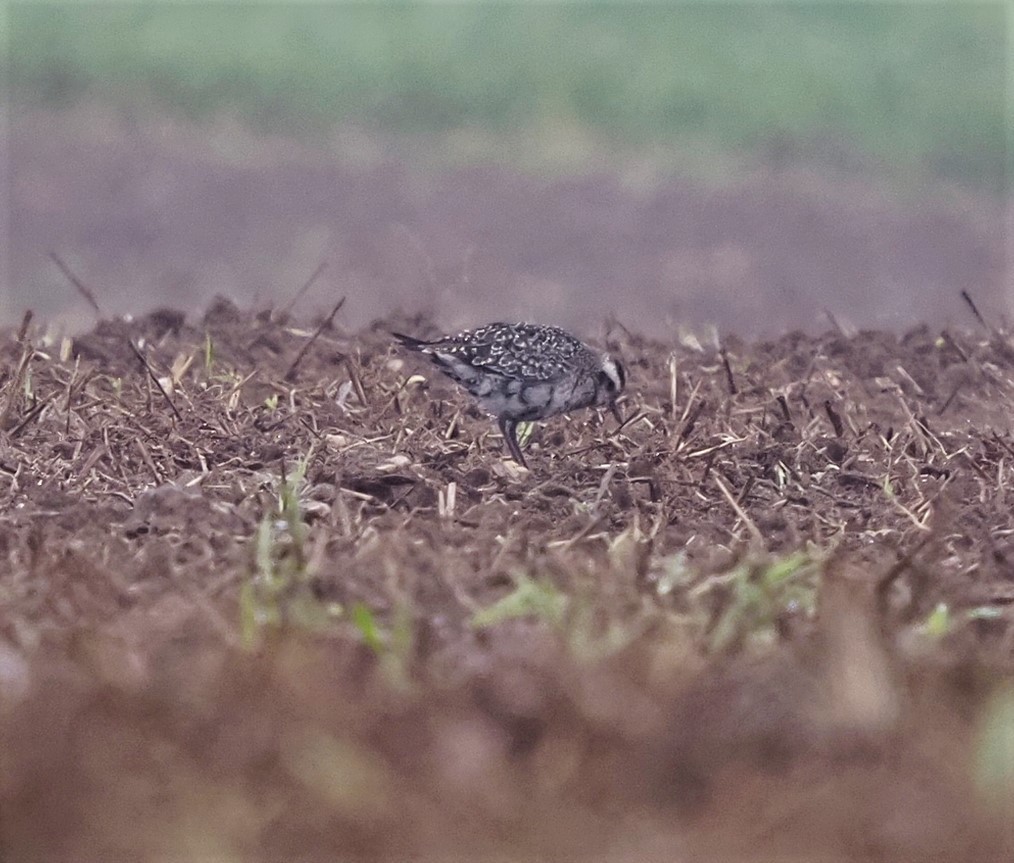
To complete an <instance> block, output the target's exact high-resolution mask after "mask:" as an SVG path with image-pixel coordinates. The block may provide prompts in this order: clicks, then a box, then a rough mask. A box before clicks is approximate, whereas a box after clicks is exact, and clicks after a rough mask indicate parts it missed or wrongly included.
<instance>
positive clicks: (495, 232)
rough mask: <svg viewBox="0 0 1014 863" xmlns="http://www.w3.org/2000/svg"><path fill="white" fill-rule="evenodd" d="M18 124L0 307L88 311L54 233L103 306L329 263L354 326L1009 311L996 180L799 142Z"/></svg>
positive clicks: (95, 115) (823, 318)
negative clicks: (301, 138)
mask: <svg viewBox="0 0 1014 863" xmlns="http://www.w3.org/2000/svg"><path fill="white" fill-rule="evenodd" d="M11 122H12V130H13V133H12V135H11V139H10V154H9V169H10V179H11V183H10V192H11V203H10V207H9V208H0V220H2V219H3V218H4V217H9V219H10V225H9V229H10V230H9V231H4V230H0V236H2V237H4V238H7V237H8V236H9V238H10V249H9V258H10V261H9V264H10V267H9V270H10V272H9V274H8V275H9V278H8V279H7V280H6V282H7V283H6V284H4V283H3V282H4V280H3V278H2V276H3V275H4V274H3V273H2V272H0V300H2V299H3V292H6V293H7V295H8V296H7V301H6V302H0V324H8V325H11V326H16V325H17V322H18V321H19V320H20V317H21V313H22V312H23V311H24V310H25V309H28V308H31V309H33V310H34V311H35V313H36V315H37V316H38V317H39V318H40V319H45V320H47V321H50V320H53V319H56V318H59V319H61V320H64V321H67V322H68V323H70V324H71V325H72V326H73V327H74V328H76V329H78V330H80V329H82V328H83V329H87V328H89V327H90V326H91V324H92V322H93V318H92V317H91V311H90V309H89V308H88V307H87V305H85V304H84V303H83V302H82V301H81V299H80V298H79V297H78V296H77V295H76V294H75V293H74V292H73V291H72V290H71V289H70V287H69V284H68V282H67V279H66V278H65V277H64V276H63V274H61V273H60V271H59V270H58V269H57V267H56V266H55V265H54V264H53V262H52V261H51V260H50V258H49V255H50V254H51V253H54V252H55V253H57V254H58V255H59V256H61V258H63V259H64V260H65V261H66V262H67V263H68V264H69V265H70V266H71V269H72V270H74V272H75V273H76V274H77V275H78V277H79V278H80V279H81V280H83V281H84V282H85V283H86V284H87V285H89V286H90V287H91V289H92V290H93V291H95V293H96V294H97V295H98V296H99V297H100V299H101V300H102V302H103V312H104V314H105V315H106V316H110V315H113V314H114V313H116V314H121V313H123V312H132V313H134V314H141V313H145V312H148V311H151V310H152V309H154V308H157V307H159V306H163V305H172V306H174V307H177V308H181V309H189V310H195V309H202V308H206V307H207V304H208V303H209V302H210V301H211V300H212V298H213V297H215V296H217V295H222V296H228V297H230V298H232V299H233V300H234V301H235V302H236V303H237V304H238V305H239V306H240V307H241V308H251V307H253V308H265V307H267V306H269V305H275V306H277V305H279V304H280V302H281V301H283V300H282V298H285V299H287V298H288V297H290V296H292V295H293V294H294V293H295V292H296V291H297V290H298V288H299V286H300V285H302V284H303V283H304V282H305V281H306V279H307V278H308V276H309V275H310V274H311V273H312V272H313V271H314V270H315V269H316V267H317V266H318V264H319V263H321V262H326V263H327V264H329V267H328V269H327V270H326V271H325V272H324V273H323V274H322V275H321V277H320V279H318V281H317V283H316V284H315V285H314V287H313V289H312V290H311V291H310V292H309V293H308V294H307V295H306V297H305V298H304V300H303V301H302V303H301V305H300V307H299V308H300V309H301V310H303V311H309V310H323V309H327V308H330V307H331V305H332V304H333V303H334V302H335V301H337V299H338V298H339V297H341V296H343V295H347V296H348V298H349V299H348V304H347V306H346V308H345V309H344V316H345V318H344V319H345V320H346V321H347V322H348V323H350V324H351V325H353V326H365V325H366V324H368V323H369V322H370V321H371V320H373V319H374V318H378V317H385V316H388V315H390V314H392V313H395V312H398V311H404V312H407V313H411V314H415V313H418V312H424V313H426V314H428V315H429V316H431V317H432V318H433V319H434V320H436V321H439V322H440V323H441V324H442V325H443V326H444V327H449V328H457V327H465V326H469V325H473V324H476V323H481V322H484V321H490V320H502V319H505V320H535V321H540V322H546V323H557V324H560V325H563V326H566V327H569V328H572V329H576V330H579V331H582V332H585V333H590V332H592V331H593V330H594V329H595V328H597V327H598V326H599V325H600V324H601V322H602V320H603V319H604V318H606V317H609V316H611V315H615V316H616V318H617V319H618V320H619V321H620V322H622V323H623V324H624V325H626V326H627V327H629V328H630V329H632V330H634V331H636V332H640V333H644V334H646V335H649V336H653V337H656V338H663V339H672V338H673V337H674V334H675V333H676V332H678V331H679V329H680V328H682V327H687V326H689V327H691V328H693V329H695V330H701V329H703V328H704V327H706V326H709V325H715V326H717V327H718V329H719V330H720V331H721V332H722V333H735V334H737V335H740V336H744V337H745V336H757V335H764V336H774V335H780V334H782V333H784V332H786V331H788V330H790V329H795V328H800V329H803V330H805V331H806V332H809V333H818V332H821V331H822V330H824V329H827V328H828V327H829V326H831V325H832V324H831V323H830V320H829V317H828V316H829V315H831V316H833V317H834V319H835V320H836V321H837V322H838V324H839V325H841V326H842V327H843V328H845V329H846V330H849V331H851V330H852V329H855V328H870V329H872V328H880V329H889V330H892V331H902V330H905V329H908V328H910V327H912V326H916V325H918V324H922V323H927V324H930V325H931V326H934V327H941V326H956V325H967V324H968V323H969V322H970V319H969V317H968V314H967V309H966V308H965V307H964V305H963V304H962V302H961V299H960V292H961V291H962V290H968V291H970V292H971V293H972V294H973V295H974V296H975V299H976V302H977V303H978V304H979V306H980V308H981V309H982V311H983V313H984V315H986V317H987V318H989V319H991V320H992V319H995V318H997V317H999V316H1001V315H1007V316H1008V317H1010V316H1011V315H1014V282H1012V278H1011V272H1010V269H1009V268H1008V267H1007V259H1008V255H1009V254H1010V252H1011V251H1012V248H1011V247H1010V245H1009V244H1010V243H1011V242H1012V240H1011V238H1012V237H1014V231H1010V230H1008V228H1009V227H1010V226H1012V225H1014V220H1012V219H1010V218H1009V213H1008V210H1007V209H1006V204H1005V201H1004V198H1003V194H1004V190H1002V189H996V190H992V194H987V193H985V192H979V193H972V192H969V191H968V190H961V189H957V188H954V187H951V186H944V185H941V184H936V185H934V184H932V183H922V184H918V185H914V184H913V183H912V182H911V181H909V182H904V181H902V182H891V181H889V178H888V176H887V175H886V173H883V172H881V173H880V174H878V172H877V166H868V169H863V170H846V168H845V167H842V166H836V165H828V164H823V165H809V166H808V165H800V164H798V163H795V162H793V161H792V160H791V159H790V158H788V154H784V153H783V154H777V153H772V154H768V155H767V156H766V157H760V156H758V157H755V158H753V159H752V160H750V161H744V162H742V163H740V164H738V165H735V166H729V168H728V170H722V171H721V172H719V174H720V176H719V177H716V178H714V179H713V180H712V181H711V182H707V181H693V180H689V179H687V178H686V177H684V176H681V175H680V174H678V173H676V172H674V171H673V170H672V169H671V168H670V169H665V168H664V167H663V165H661V164H659V163H658V161H657V160H654V161H653V160H652V159H650V158H648V157H645V158H644V159H642V160H637V159H630V158H628V159H625V160H621V161H617V160H616V159H612V158H609V157H607V156H605V155H604V156H603V157H602V159H601V160H600V161H598V162H591V163H589V164H588V165H587V166H586V167H584V168H583V169H582V170H581V173H580V176H572V174H573V169H568V170H567V171H565V172H564V173H561V174H560V175H557V176H543V177H541V178H536V177H534V176H529V175H527V174H525V173H523V172H522V171H521V170H518V169H510V168H506V167H498V166H496V165H492V164H489V160H488V159H487V160H485V161H482V162H479V163H474V164H467V165H466V166H462V160H461V159H454V157H453V155H449V156H445V160H446V161H447V162H449V163H450V165H451V166H447V165H443V166H442V165H439V164H435V163H434V162H433V160H432V159H431V160H430V167H429V168H428V169H424V168H420V167H419V163H420V161H422V160H421V159H420V158H419V156H418V153H417V152H416V151H415V150H413V149H411V148H410V147H408V146H407V145H404V144H403V143H398V142H396V141H391V140H385V139H378V138H376V137H371V136H368V135H365V134H363V133H357V132H356V131H355V130H345V131H344V132H343V133H342V134H340V135H337V136H336V137H335V139H334V140H333V142H332V143H331V146H330V148H329V150H313V149H311V148H309V147H307V146H306V145H305V144H300V143H298V142H296V141H293V140H289V139H285V138H264V137H258V136H255V135H252V134H251V133H249V132H247V131H246V130H244V129H243V128H242V127H240V126H238V125H237V124H236V123H234V122H230V121H228V120H221V121H219V122H218V123H217V124H215V125H212V126H210V127H209V126H204V127H193V126H189V125H186V124H181V123H178V122H173V121H170V120H166V119H158V120H153V119H150V118H149V119H146V118H144V117H135V116H123V115H121V114H118V113H117V112H115V111H112V110H111V109H109V108H106V107H103V106H102V105H96V104H89V105H84V106H81V107H80V108H77V109H75V110H73V111H62V112H49V113H47V112H42V111H38V110H32V109H28V108H24V107H18V106H15V107H14V108H13V109H12V116H11ZM5 143H6V142H5V141H0V147H2V146H3V145H4V144H5ZM434 146H435V148H436V149H437V150H440V151H441V152H443V150H444V149H446V148H442V147H441V146H440V144H439V143H436V144H435V145H434ZM417 149H418V148H417ZM842 158H843V159H844V157H842ZM0 162H2V154H0ZM410 166H415V167H410ZM850 167H855V166H850ZM860 167H861V166H860ZM3 227H4V226H3V224H2V223H0V229H2V228H3ZM1005 244H1007V245H1005ZM3 257H4V255H3V250H0V266H2V265H3V264H4V261H3Z"/></svg>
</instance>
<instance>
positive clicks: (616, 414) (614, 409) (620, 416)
mask: <svg viewBox="0 0 1014 863" xmlns="http://www.w3.org/2000/svg"><path fill="white" fill-rule="evenodd" d="M609 410H611V411H612V412H613V416H614V417H616V422H618V423H619V424H620V425H623V414H621V413H620V406H619V405H618V404H616V402H609Z"/></svg>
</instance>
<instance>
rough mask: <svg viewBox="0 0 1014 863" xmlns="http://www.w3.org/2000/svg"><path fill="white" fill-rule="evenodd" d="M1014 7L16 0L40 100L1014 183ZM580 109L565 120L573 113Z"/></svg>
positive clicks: (30, 79)
mask: <svg viewBox="0 0 1014 863" xmlns="http://www.w3.org/2000/svg"><path fill="white" fill-rule="evenodd" d="M1007 15H1008V12H1007V8H1006V6H1005V4H1004V3H1002V2H994V3H962V2H943V3H934V4H922V3H908V4H902V3H890V4H888V3H883V4H878V3H845V4H837V3H828V4H824V3H803V4H782V3H776V4H769V3H735V4H728V3H717V2H700V3H693V4H680V5H654V4H644V5H629V4H620V3H615V4H592V3H575V4H556V3H530V4H501V3H475V4H466V5H459V4H443V3H441V4H431V3H421V4H419V3H416V4H388V3H375V4H328V5H300V4H294V3H291V4H256V5H255V4H245V3H236V4H190V3H179V4H165V3H158V4H152V3H128V4H123V3H104V4H100V3H71V4H67V3H60V4H48V3H15V4H13V5H11V6H10V7H9V9H8V17H7V24H6V29H7V30H8V33H7V34H6V36H7V42H8V44H9V48H10V58H9V60H10V71H11V74H12V80H13V82H14V93H15V96H16V99H17V100H18V102H19V103H22V104H23V103H30V104H31V103H44V104H56V105H66V104H69V103H73V102H76V101H78V100H81V99H84V98H89V97H98V98H102V99H106V100H113V101H120V102H128V103H131V104H135V103H137V102H138V101H140V102H142V103H143V104H146V105H151V106H153V107H155V108H157V109H159V110H170V111H174V112H181V113H183V114H185V115H187V116H191V117H198V118H203V117H208V116H212V115H217V114H220V113H223V112H231V113H235V114H238V115H239V116H241V117H242V118H244V119H246V120H247V121H249V122H250V123H252V124H254V125H255V126H256V127H258V128H264V129H269V130H287V131H290V132H291V131H294V132H296V133H297V134H303V135H314V134H320V133H322V132H326V131H327V130H328V129H330V128H332V127H333V126H334V125H335V124H338V123H342V122H349V121H350V122H354V123H357V124H362V125H365V126H366V127H368V128H371V129H379V130H384V131H391V132H395V133H426V134H429V133H437V134H441V133H446V132H451V131H455V130H461V129H463V128H464V129H472V130H477V131H478V132H482V133H488V134H489V135H490V136H491V137H492V138H495V137H496V136H504V135H507V134H509V135H515V136H516V135H518V134H519V133H520V134H521V135H531V136H533V137H534V138H538V137H539V136H540V135H544V134H550V133H552V134H556V135H559V134H561V133H562V134H566V133H568V132H569V133H573V135H574V136H575V138H581V137H583V136H584V137H587V138H589V139H591V140H595V141H598V142H602V143H603V144H604V145H607V146H611V147H620V148H632V149H637V148H641V149H645V148H646V149H650V150H652V151H653V152H654V151H659V150H662V151H665V150H667V149H677V148H679V147H684V146H697V147H702V146H703V147H704V148H705V149H710V148H712V147H714V148H717V149H718V150H724V151H729V152H739V151H756V150H761V151H770V152H780V151H782V150H784V149H785V148H786V147H788V148H789V151H790V152H791V153H792V154H793V155H802V156H803V157H806V156H808V155H814V156H816V157H817V158H821V157H826V156H828V155H830V156H831V157H832V158H833V159H836V160H838V161H841V159H842V158H852V157H853V156H855V157H858V158H860V159H869V160H872V161H874V162H876V163H881V164H884V165H886V166H888V167H891V168H896V169H899V170H901V171H902V172H905V173H907V174H910V175H911V174H913V173H914V174H915V175H916V176H924V175H934V176H943V177H946V178H952V179H957V180H961V181H964V182H969V183H972V184H975V185H977V186H980V187H983V188H1000V187H1001V186H1002V184H1003V178H1004V174H1005V167H1006V155H1005V153H1006V146H1005V144H1006V134H1007V128H1006V125H1005V124H1006V120H1005V117H1006V112H1007V107H1008V106H1007V102H1006V89H1005V85H1006V75H1007V54H1006V42H1007V37H1008V23H1007ZM561 130H562V132H561Z"/></svg>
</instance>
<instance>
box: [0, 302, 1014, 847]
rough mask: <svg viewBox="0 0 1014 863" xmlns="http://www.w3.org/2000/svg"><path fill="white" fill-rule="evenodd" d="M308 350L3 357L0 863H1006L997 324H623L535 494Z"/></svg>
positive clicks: (1011, 586) (1012, 481)
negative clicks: (685, 334) (614, 367)
mask: <svg viewBox="0 0 1014 863" xmlns="http://www.w3.org/2000/svg"><path fill="white" fill-rule="evenodd" d="M969 319H970V321H971V322H972V325H975V322H974V319H972V317H971V315H969ZM336 320H337V321H338V322H339V323H338V324H335V325H330V326H325V327H324V328H323V330H322V331H321V333H320V336H319V337H318V338H316V340H313V341H312V343H311V336H312V335H313V333H314V331H315V329H316V325H315V324H299V323H296V322H291V321H288V320H287V319H286V316H285V315H284V314H283V313H281V312H277V311H276V312H263V313H261V314H258V315H256V316H253V315H251V314H248V313H246V312H243V311H240V310H238V309H237V308H236V307H234V306H233V305H231V304H230V303H228V302H225V301H221V302H218V303H215V304H214V305H213V306H212V307H211V308H209V310H208V311H207V313H206V314H205V316H204V317H203V319H194V320H189V321H187V320H184V317H183V316H182V315H181V314H179V313H175V312H171V311H162V312H157V313H154V314H152V315H150V316H148V317H145V318H143V319H140V320H137V321H135V322H133V323H125V322H122V321H116V322H105V323H102V324H100V325H98V326H97V327H96V328H95V329H94V331H92V332H89V333H87V334H86V335H83V336H81V337H79V338H76V339H74V340H73V341H55V342H53V343H50V342H49V341H48V340H47V339H46V337H45V335H44V331H43V330H42V329H41V328H38V327H36V326H35V325H34V324H33V325H30V326H28V328H27V329H26V330H25V331H24V332H22V333H21V334H20V336H19V334H18V333H17V332H8V333H6V334H5V335H4V336H3V340H2V343H0V352H2V356H3V364H2V368H3V372H2V377H0V506H2V509H0V512H2V515H0V560H2V561H3V566H2V570H0V635H2V638H0V752H2V753H3V759H4V760H3V764H2V765H0V766H2V770H0V803H2V813H0V814H2V821H0V828H2V834H0V843H2V844H0V854H2V856H3V858H4V859H5V860H12V861H13V860H47V861H49V860H99V859H101V860H125V861H126V860H138V859H144V860H179V859H188V860H222V861H224V860H277V859H291V860H329V859H330V860H337V859H342V860H378V861H380V860H390V861H395V860H405V859H423V860H434V861H435V860H452V859H453V860H479V859H481V860H505V861H506V860H511V861H521V860H525V861H527V860H564V859H567V860H578V859H580V860H585V859H587V860H603V861H604V860H609V861H641V860H715V861H720V860H722V861H724V860H756V861H762V860H764V861H767V860H774V859H777V860H815V859H819V860H824V861H832V860H834V861H837V860H856V861H859V860H863V861H866V860H884V861H908V860H911V861H916V860H919V861H925V860H955V861H958V860H973V859H974V860H1006V859H1010V856H1011V854H1014V834H1012V833H1011V829H1010V824H1011V823H1012V819H1014V731H1012V730H1011V729H1012V725H1014V707H1012V701H1011V699H1012V697H1014V696H1012V695H1011V693H1012V692H1014V690H1012V688H1011V683H1012V673H1014V626H1012V622H1014V619H1012V616H1011V603H1014V515H1012V513H1011V499H1010V495H1011V494H1012V488H1014V467H1012V466H1014V429H1012V425H1011V416H1012V410H1014V341H1012V339H1011V337H1010V334H1009V333H1005V332H1002V331H998V330H996V329H993V326H994V324H995V322H994V321H991V320H987V322H986V324H987V326H978V325H975V326H977V327H978V328H977V329H975V330H972V329H971V328H969V329H968V330H966V331H959V330H952V331H940V330H930V329H928V328H921V329H916V330H913V331H911V332H908V333H907V334H905V335H903V336H894V335H891V334H887V333H884V332H862V333H860V334H858V335H855V336H852V337H846V336H844V335H842V334H838V333H835V332H832V333H829V334H825V335H823V336H820V337H810V336H805V335H801V334H795V333H793V334H788V335H786V336H784V337H782V338H779V339H778V340H776V341H771V342H764V343H747V342H740V341H736V340H728V341H727V342H726V343H725V344H723V345H721V346H716V345H709V344H704V345H701V344H699V343H697V342H695V340H693V339H691V338H683V339H682V340H681V341H679V342H677V340H676V339H675V337H674V338H673V339H671V340H669V341H653V340H649V339H646V338H642V337H639V336H637V335H635V334H632V333H630V332H627V331H626V330H624V329H623V328H622V327H620V326H613V327H611V328H607V329H606V330H605V331H602V332H600V338H599V339H598V341H599V343H600V344H601V345H602V346H604V347H608V348H609V349H610V350H611V351H614V352H615V353H616V354H618V355H619V356H621V357H623V359H624V360H625V362H626V364H627V367H628V369H629V378H630V384H629V389H628V395H627V397H626V399H625V401H624V404H623V407H624V410H625V412H626V414H627V417H628V418H629V422H628V423H627V424H626V425H625V426H624V427H623V428H622V429H621V430H619V431H617V430H616V428H615V422H614V421H613V420H612V419H611V418H608V416H600V415H597V414H595V413H590V412H587V413H584V414H580V415H577V416H574V417H572V418H570V419H569V420H568V419H565V418H557V419H555V420H551V421H549V422H546V423H544V424H541V425H540V426H538V427H537V428H536V429H535V430H534V432H533V434H532V437H531V442H530V444H529V449H528V458H529V462H530V464H531V467H532V470H531V471H530V472H526V471H523V470H520V469H518V468H516V467H515V466H514V465H513V464H512V463H509V462H506V461H505V460H504V458H503V454H502V452H501V442H500V440H499V438H498V436H497V435H496V434H495V432H494V427H493V424H492V423H491V422H490V421H489V420H488V419H487V418H485V417H483V416H481V415H480V414H479V413H478V412H476V411H475V410H474V409H472V408H470V407H469V406H468V405H467V403H466V402H465V401H464V400H463V399H462V398H461V397H460V396H459V395H458V394H457V393H456V392H455V390H454V389H453V388H452V386H451V385H450V384H449V383H447V382H445V381H443V380H442V379H440V378H438V377H435V376H434V375H433V374H431V370H430V368H429V367H428V366H426V365H425V364H423V363H420V362H419V361H418V360H417V359H416V358H413V357H409V356H404V355H402V354H400V353H399V352H398V351H397V350H396V349H395V348H394V347H393V346H392V344H391V340H390V338H389V336H388V334H387V330H388V329H391V328H394V329H399V330H402V331H407V332H413V333H418V334H426V333H428V332H431V331H432V330H433V325H432V324H431V323H430V322H427V321H425V320H421V319H406V318H393V319H389V320H385V321H383V322H382V323H381V324H377V325H375V326H373V327H370V328H367V329H364V330H361V331H354V332H346V331H344V330H343V329H342V327H341V324H340V322H341V321H342V320H343V318H342V314H341V313H339V315H338V317H337V319H336ZM132 345H133V346H134V347H132ZM135 347H136V348H137V351H136V352H135ZM719 348H720V349H719ZM138 353H140V354H141V355H143V357H144V363H145V365H142V362H141V360H140V359H139V356H138Z"/></svg>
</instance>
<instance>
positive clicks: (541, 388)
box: [392, 323, 626, 465]
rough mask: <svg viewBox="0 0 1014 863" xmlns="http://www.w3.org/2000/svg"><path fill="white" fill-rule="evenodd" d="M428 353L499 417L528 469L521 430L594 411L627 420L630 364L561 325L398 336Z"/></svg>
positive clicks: (498, 325)
mask: <svg viewBox="0 0 1014 863" xmlns="http://www.w3.org/2000/svg"><path fill="white" fill-rule="evenodd" d="M392 335H394V337H395V338H396V339H398V341H399V342H400V343H401V344H402V345H404V346H405V347H407V348H409V349H411V350H414V351H419V352H421V353H424V354H427V355H428V356H429V357H430V358H431V359H432V360H433V362H434V363H435V364H436V365H437V366H438V367H439V368H440V370H441V371H442V372H443V373H444V374H446V375H447V376H448V377H450V378H451V379H452V380H454V381H456V382H457V383H459V384H461V385H462V386H463V387H464V388H465V389H466V390H468V392H469V393H470V394H471V395H472V396H474V397H475V399H476V401H478V403H479V405H480V406H481V407H482V408H484V409H485V410H487V411H489V412H490V413H491V414H493V416H495V417H496V418H497V421H498V423H499V425H500V430H501V432H502V433H503V436H504V441H505V443H506V445H507V449H508V451H509V452H510V454H511V456H512V457H513V458H514V459H515V460H516V461H517V462H518V463H519V464H522V465H524V464H525V459H524V456H523V455H522V453H521V447H520V446H519V445H518V441H517V424H518V423H519V422H524V421H528V420H537V419H545V418H546V417H550V416H554V415H555V414H560V413H565V412H568V411H573V410H579V409H581V408H586V407H591V406H593V405H603V406H607V407H609V408H610V410H612V412H613V414H614V415H615V416H616V418H617V420H618V421H622V420H621V417H620V412H619V409H618V408H617V406H616V400H617V398H619V396H620V394H621V393H622V392H623V387H624V385H625V383H626V379H625V375H624V371H623V366H621V365H620V364H619V363H618V362H617V361H616V360H614V359H612V358H611V357H609V356H608V355H607V354H600V353H599V352H597V351H595V350H593V349H592V348H590V347H588V346H587V345H586V344H584V343H583V342H581V341H580V340H578V339H576V338H574V336H572V335H571V334H570V333H568V332H566V331H564V330H561V329H560V328H559V327H548V326H540V325H538V324H525V323H518V324H505V323H493V324H487V325H486V326H484V327H479V328H478V329H476V330H466V331H465V332H462V333H458V334H457V335H453V336H444V337H442V338H439V339H432V340H430V341H425V340H423V339H416V338H413V337H412V336H406V335H402V334H401V333H392Z"/></svg>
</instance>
